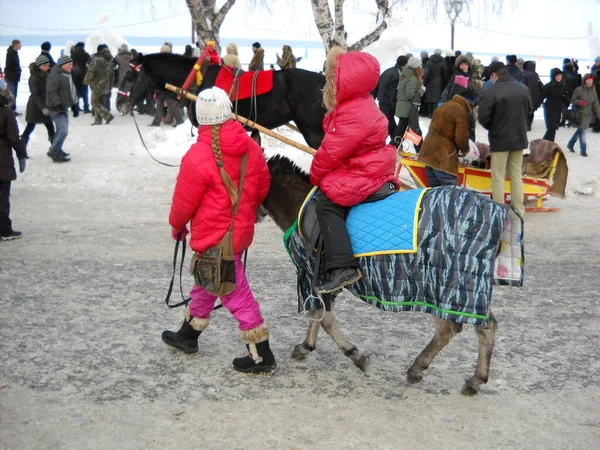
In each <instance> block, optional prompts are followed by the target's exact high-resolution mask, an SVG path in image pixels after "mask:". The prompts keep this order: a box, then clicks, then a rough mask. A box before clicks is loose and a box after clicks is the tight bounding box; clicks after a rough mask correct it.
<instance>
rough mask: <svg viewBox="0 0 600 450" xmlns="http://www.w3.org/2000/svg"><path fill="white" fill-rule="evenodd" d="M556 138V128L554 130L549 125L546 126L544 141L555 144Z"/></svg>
mask: <svg viewBox="0 0 600 450" xmlns="http://www.w3.org/2000/svg"><path fill="white" fill-rule="evenodd" d="M555 137H556V128H552V127H549V126H548V125H546V134H544V137H543V138H542V139H545V140H547V141H550V142H554V139H555Z"/></svg>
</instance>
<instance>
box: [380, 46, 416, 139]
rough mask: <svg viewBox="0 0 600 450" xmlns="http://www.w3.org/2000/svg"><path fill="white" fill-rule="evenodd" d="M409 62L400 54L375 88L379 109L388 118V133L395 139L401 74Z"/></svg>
mask: <svg viewBox="0 0 600 450" xmlns="http://www.w3.org/2000/svg"><path fill="white" fill-rule="evenodd" d="M407 62H408V58H407V57H406V56H404V55H402V56H398V58H397V59H396V64H395V65H394V67H390V68H389V69H386V70H384V71H383V73H382V74H381V76H380V77H379V83H378V84H377V87H376V88H375V91H376V92H375V94H374V95H375V97H376V98H377V103H379V110H380V111H381V112H382V113H383V114H384V115H385V117H386V118H387V120H388V134H389V136H390V139H394V135H395V134H396V126H397V124H396V115H395V114H394V112H395V110H396V95H397V94H398V83H400V74H401V73H402V69H404V66H405V65H406V63H407Z"/></svg>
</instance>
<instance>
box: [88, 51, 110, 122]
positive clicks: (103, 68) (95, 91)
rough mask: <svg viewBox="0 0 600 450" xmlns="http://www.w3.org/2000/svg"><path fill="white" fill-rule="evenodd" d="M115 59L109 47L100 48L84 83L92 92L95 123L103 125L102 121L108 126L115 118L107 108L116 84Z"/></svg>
mask: <svg viewBox="0 0 600 450" xmlns="http://www.w3.org/2000/svg"><path fill="white" fill-rule="evenodd" d="M112 61H113V57H112V54H111V53H110V50H109V49H108V47H106V46H103V47H102V48H100V46H99V47H98V53H97V54H96V56H95V57H94V58H92V62H91V63H90V67H89V68H88V70H87V73H86V75H85V79H84V80H83V82H84V83H85V84H87V85H88V86H89V87H90V89H91V90H92V109H93V111H94V123H92V125H102V119H104V120H105V121H106V125H108V124H109V123H110V122H112V120H113V119H114V118H115V116H113V115H112V114H111V113H110V112H108V109H107V108H106V103H107V96H108V93H109V92H110V90H111V89H112V87H113V84H114V78H113V77H114V71H113V62H112Z"/></svg>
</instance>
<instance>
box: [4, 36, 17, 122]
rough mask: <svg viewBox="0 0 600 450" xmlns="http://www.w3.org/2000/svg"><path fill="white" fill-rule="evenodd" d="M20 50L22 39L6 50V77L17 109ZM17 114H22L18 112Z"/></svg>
mask: <svg viewBox="0 0 600 450" xmlns="http://www.w3.org/2000/svg"><path fill="white" fill-rule="evenodd" d="M19 50H21V41H19V40H18V39H15V40H14V41H12V44H11V46H10V47H8V49H7V50H6V63H5V66H4V79H5V80H6V84H7V86H8V90H9V92H10V93H11V94H12V96H13V104H12V110H13V111H16V110H17V91H18V90H19V81H21V61H19ZM16 115H17V116H20V115H21V114H19V113H16Z"/></svg>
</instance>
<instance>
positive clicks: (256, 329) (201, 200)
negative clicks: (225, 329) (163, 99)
mask: <svg viewBox="0 0 600 450" xmlns="http://www.w3.org/2000/svg"><path fill="white" fill-rule="evenodd" d="M230 114H231V102H230V101H229V97H228V96H227V94H226V93H225V92H224V91H223V90H221V89H219V88H216V87H214V88H212V89H207V90H205V91H202V92H201V93H200V95H199V97H198V101H197V102H196V117H197V119H198V123H199V124H200V127H199V128H198V141H197V143H196V144H194V145H192V147H191V148H190V150H189V151H188V152H187V153H186V155H185V156H184V157H183V159H182V161H181V168H180V169H179V176H178V177H177V184H176V186H175V192H174V194H173V204H172V206H171V213H170V215H169V223H170V224H171V226H172V227H173V232H172V235H173V238H174V239H177V238H178V236H182V237H185V235H187V232H188V231H187V228H186V226H187V224H188V222H190V221H191V239H190V246H191V247H192V249H193V250H194V251H196V252H198V253H202V252H204V251H206V250H208V249H209V248H212V247H214V246H216V245H217V244H218V243H219V242H220V241H221V239H222V238H223V237H224V235H225V233H226V232H227V231H228V229H229V226H230V224H231V218H232V203H231V199H230V193H233V196H234V197H236V196H237V189H238V185H239V180H240V172H241V162H242V157H243V156H244V155H247V162H246V170H245V175H244V182H243V187H242V192H241V197H240V200H239V207H238V212H237V215H236V216H235V219H234V227H233V251H234V254H235V276H236V287H235V290H234V291H233V292H232V293H230V294H227V295H225V296H222V297H221V304H222V305H223V306H224V307H225V308H227V309H228V310H229V311H230V312H231V314H232V315H233V316H234V317H235V318H236V319H237V321H238V322H239V328H240V335H241V338H242V341H243V342H244V343H245V344H247V347H248V350H249V355H248V356H246V357H244V358H236V359H234V360H233V367H234V369H236V370H237V371H240V372H247V373H270V372H272V371H273V370H275V367H276V364H275V358H274V356H273V353H272V352H271V349H270V347H269V333H268V331H267V328H266V327H265V326H264V324H263V322H264V321H263V318H262V316H261V314H260V310H259V306H258V303H257V302H256V300H255V299H254V295H253V293H252V290H251V289H250V286H249V285H248V281H247V280H246V275H245V273H244V267H243V264H242V254H243V252H244V250H246V249H247V248H248V247H249V246H250V244H251V243H252V239H253V236H254V223H255V218H256V210H257V208H258V207H259V205H260V204H261V203H262V202H263V200H264V199H265V198H266V196H267V193H268V191H269V185H270V180H271V178H270V175H269V169H268V167H267V164H266V161H265V158H264V156H263V154H262V150H261V148H260V147H259V146H258V144H256V142H254V141H253V140H252V139H250V138H249V137H248V135H247V133H246V132H245V131H244V128H243V127H242V125H241V124H240V123H239V122H236V121H234V120H232V119H231V118H230ZM223 171H224V173H223ZM190 297H191V299H192V300H191V302H190V303H189V305H188V306H187V307H186V309H185V320H184V321H183V325H182V326H181V329H180V330H179V331H177V332H173V331H164V332H163V334H162V339H163V341H164V342H165V343H166V344H167V345H170V346H172V347H175V348H177V349H179V350H181V351H183V352H184V353H188V354H190V353H196V352H197V351H198V337H199V336H200V334H201V333H202V331H204V330H205V329H206V327H207V326H208V323H209V320H210V313H211V311H212V309H213V307H214V304H215V301H216V300H217V296H215V295H212V294H210V293H209V292H207V291H206V290H205V289H203V288H202V287H201V286H194V287H193V288H192V291H191V292H190Z"/></svg>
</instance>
